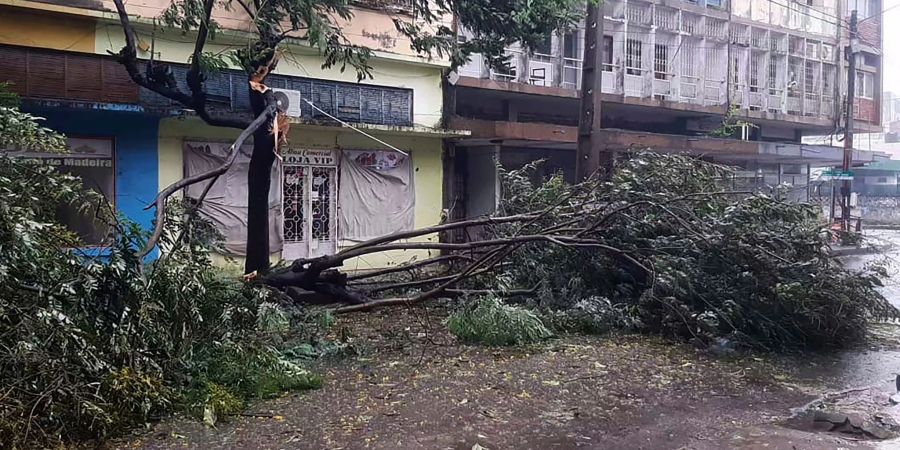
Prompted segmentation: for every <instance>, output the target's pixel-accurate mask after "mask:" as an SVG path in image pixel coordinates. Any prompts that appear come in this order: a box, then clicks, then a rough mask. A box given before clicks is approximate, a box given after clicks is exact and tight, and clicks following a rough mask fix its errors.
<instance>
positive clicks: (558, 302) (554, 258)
mask: <svg viewBox="0 0 900 450" xmlns="http://www.w3.org/2000/svg"><path fill="white" fill-rule="evenodd" d="M731 173H732V169H730V168H728V167H725V166H721V165H716V164H712V163H709V162H705V161H702V160H699V159H696V158H692V157H688V156H679V155H660V154H653V153H636V154H632V155H629V156H628V157H627V158H624V159H623V160H622V161H621V162H620V163H619V165H618V166H617V167H616V170H615V172H614V173H613V175H612V177H611V179H609V180H599V179H592V180H589V181H586V182H584V183H581V184H578V185H574V186H572V185H568V184H566V183H564V182H563V181H562V180H561V179H560V178H559V177H554V178H552V179H550V180H548V181H546V182H544V183H543V184H538V185H535V184H534V182H533V180H532V179H531V175H530V174H531V167H526V168H524V169H522V170H518V171H511V172H504V183H503V200H502V206H501V209H500V211H498V213H497V215H495V216H491V217H480V218H474V219H470V220H465V221H460V222H453V223H445V224H440V225H436V226H433V227H427V228H423V229H419V230H412V231H404V232H400V233H395V234H391V235H388V236H383V237H379V238H377V239H373V240H370V241H367V242H363V243H360V244H357V245H354V246H352V247H349V248H346V249H343V250H341V251H339V252H337V253H335V254H333V255H328V256H322V257H317V258H309V259H301V260H297V261H293V262H292V263H291V264H290V265H289V266H288V267H284V268H281V269H278V270H275V271H273V272H272V273H269V274H266V275H263V276H260V277H258V278H256V280H255V282H258V283H261V284H263V285H267V286H270V287H273V288H275V289H279V290H285V289H287V290H288V291H289V292H291V294H292V296H293V297H294V298H295V299H298V300H299V301H304V298H306V297H304V295H305V294H302V293H303V292H306V293H310V292H312V293H316V294H317V295H318V297H319V299H320V301H321V300H322V299H324V300H325V301H327V300H328V299H329V298H330V299H331V300H333V301H337V302H342V303H346V305H345V306H342V307H339V308H337V310H336V312H338V313H348V312H357V311H368V310H371V309H373V308H379V307H387V306H397V305H409V304H415V303H419V302H422V301H425V300H428V299H433V298H436V297H459V296H475V295H480V294H485V293H493V294H497V295H499V296H501V297H503V296H505V297H514V298H516V299H517V301H520V302H522V301H524V302H526V303H530V304H531V305H533V306H536V307H539V308H544V309H550V310H563V311H565V310H568V309H571V308H574V307H575V305H576V304H581V305H583V302H584V301H593V300H591V299H599V300H600V301H599V302H597V301H594V303H596V304H602V305H607V304H608V305H610V307H612V308H615V309H616V311H619V312H622V313H623V314H627V315H628V320H623V321H621V322H622V323H631V324H633V325H634V328H638V329H641V330H646V331H651V332H659V333H663V334H667V335H670V336H675V337H678V338H683V339H690V340H695V341H698V342H701V343H704V344H709V343H711V342H712V341H714V340H715V339H718V338H723V337H725V338H727V339H730V340H733V341H735V342H739V343H740V345H744V346H750V347H755V348H761V349H776V348H786V347H804V348H807V347H823V346H836V345H844V344H849V343H853V342H858V341H859V339H861V338H862V337H863V336H865V330H866V324H867V323H868V322H869V321H870V320H872V319H879V320H884V319H896V318H898V317H900V313H898V311H897V310H896V309H895V308H894V307H893V306H891V305H890V304H889V303H888V302H887V301H886V300H885V299H884V298H883V297H882V296H881V294H880V293H879V292H878V291H877V288H878V287H879V286H880V277H881V276H883V275H884V273H883V271H882V270H881V269H879V268H878V267H870V268H868V269H867V270H864V271H851V270H848V269H847V268H845V267H843V266H842V265H841V263H840V262H839V261H837V260H835V259H834V258H832V257H831V255H830V243H831V235H830V233H829V231H828V229H827V226H826V224H825V223H824V221H822V220H821V218H820V217H819V213H818V210H817V208H815V207H814V206H812V205H808V204H803V203H797V202H791V201H787V200H784V199H782V198H781V197H780V196H779V193H778V189H775V190H774V191H773V192H771V193H759V192H750V191H740V190H734V189H732V188H731V186H730V174H731ZM474 227H478V228H479V229H482V230H487V231H486V238H485V239H483V240H478V241H470V242H430V241H417V240H415V239H416V238H421V237H423V236H429V235H434V234H438V233H443V232H446V231H449V230H457V229H471V228H474ZM398 249H406V250H437V251H440V252H441V255H440V256H437V257H432V258H429V259H425V260H421V261H412V262H409V263H406V264H403V265H400V266H397V267H392V268H389V269H382V270H377V271H373V272H370V273H354V274H350V275H348V274H344V273H342V272H341V266H342V265H343V264H344V263H345V262H346V261H348V260H350V259H352V258H356V257H360V256H366V255H371V254H375V253H380V252H386V251H391V250H398ZM298 293H301V294H300V295H298ZM392 295H398V296H396V297H394V296H392ZM529 299H530V300H529ZM579 302H581V303H579ZM589 309H590V308H589ZM607 312H608V311H606V312H603V314H600V315H602V316H604V317H607V316H608V315H606V313H607Z"/></svg>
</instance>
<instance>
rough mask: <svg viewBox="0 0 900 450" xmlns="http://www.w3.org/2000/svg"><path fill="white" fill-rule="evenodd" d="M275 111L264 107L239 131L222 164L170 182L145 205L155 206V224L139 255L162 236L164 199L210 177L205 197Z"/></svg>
mask: <svg viewBox="0 0 900 450" xmlns="http://www.w3.org/2000/svg"><path fill="white" fill-rule="evenodd" d="M275 113H276V108H275V106H274V105H270V106H269V107H268V108H266V110H265V111H263V112H262V114H260V115H259V116H258V117H257V118H256V119H255V120H254V121H253V122H251V123H250V126H248V127H247V128H246V129H244V131H242V132H241V134H240V135H239V136H238V137H237V139H236V140H235V141H234V143H233V144H231V147H229V149H228V152H229V153H228V155H229V156H228V159H227V160H226V161H225V162H224V163H223V164H222V165H220V166H219V167H216V168H214V169H211V170H208V171H206V172H203V173H200V174H197V175H194V176H191V177H187V178H182V179H181V180H178V181H176V182H175V183H172V184H170V185H169V186H167V187H166V188H165V189H163V190H162V191H160V193H159V194H158V195H157V196H156V199H154V200H153V203H151V204H149V205H147V207H146V208H145V209H150V208H153V207H156V224H155V225H154V228H153V234H151V235H150V239H148V240H147V244H146V245H145V247H144V249H143V250H142V251H141V253H140V255H141V257H144V256H146V255H147V254H149V253H150V252H151V251H152V250H153V248H154V247H156V244H157V242H159V238H160V236H162V232H163V228H164V225H165V216H166V201H167V200H168V199H169V197H170V196H172V194H174V193H176V192H178V191H180V190H181V189H184V188H186V187H188V186H191V185H193V184H197V183H199V182H201V181H204V180H209V179H212V181H210V184H209V185H208V186H207V187H206V189H204V192H203V194H204V195H203V196H202V197H205V196H206V193H208V192H209V189H210V188H211V187H212V184H213V183H215V182H216V180H217V179H218V178H219V177H220V176H222V174H224V173H225V172H227V171H228V169H230V168H231V166H232V165H234V161H235V159H237V155H238V152H240V148H241V146H242V145H243V144H244V141H246V140H247V138H249V137H250V135H251V134H253V132H254V131H256V130H257V129H258V128H259V127H261V126H262V125H263V124H264V123H266V122H267V121H268V120H269V119H271V118H272V117H274V115H275Z"/></svg>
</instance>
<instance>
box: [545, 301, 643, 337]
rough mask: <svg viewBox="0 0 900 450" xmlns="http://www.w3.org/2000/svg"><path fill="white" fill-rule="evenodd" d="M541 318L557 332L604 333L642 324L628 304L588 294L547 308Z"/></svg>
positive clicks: (628, 328)
mask: <svg viewBox="0 0 900 450" xmlns="http://www.w3.org/2000/svg"><path fill="white" fill-rule="evenodd" d="M541 318H542V320H543V321H544V323H545V324H547V327H548V328H550V329H552V330H554V331H556V332H558V333H572V332H576V333H587V334H605V333H608V332H611V331H616V330H633V329H636V328H637V327H638V326H639V324H638V323H636V321H635V319H634V318H633V317H632V316H631V315H630V314H629V311H627V308H626V306H625V305H613V304H612V302H610V301H609V299H607V298H602V297H588V298H585V299H583V300H579V301H577V302H575V303H573V304H572V305H571V306H568V307H566V308H564V309H551V310H547V311H544V312H543V314H541Z"/></svg>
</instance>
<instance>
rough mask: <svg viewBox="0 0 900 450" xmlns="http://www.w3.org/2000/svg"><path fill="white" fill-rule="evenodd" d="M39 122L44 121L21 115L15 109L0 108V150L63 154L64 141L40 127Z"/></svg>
mask: <svg viewBox="0 0 900 450" xmlns="http://www.w3.org/2000/svg"><path fill="white" fill-rule="evenodd" d="M41 120H44V119H43V118H40V117H35V116H32V115H31V114H28V113H23V112H21V111H19V109H18V108H16V107H10V106H0V148H3V149H16V150H18V149H29V150H33V151H43V152H64V151H65V150H66V139H65V138H64V137H63V136H62V135H60V134H57V133H54V132H53V131H52V130H50V129H49V128H45V127H42V126H40V124H39V123H38V122H39V121H41Z"/></svg>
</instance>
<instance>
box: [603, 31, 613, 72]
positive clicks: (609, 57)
mask: <svg viewBox="0 0 900 450" xmlns="http://www.w3.org/2000/svg"><path fill="white" fill-rule="evenodd" d="M612 66H613V37H612V36H603V70H605V71H607V72H612V69H613V67H612Z"/></svg>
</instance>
